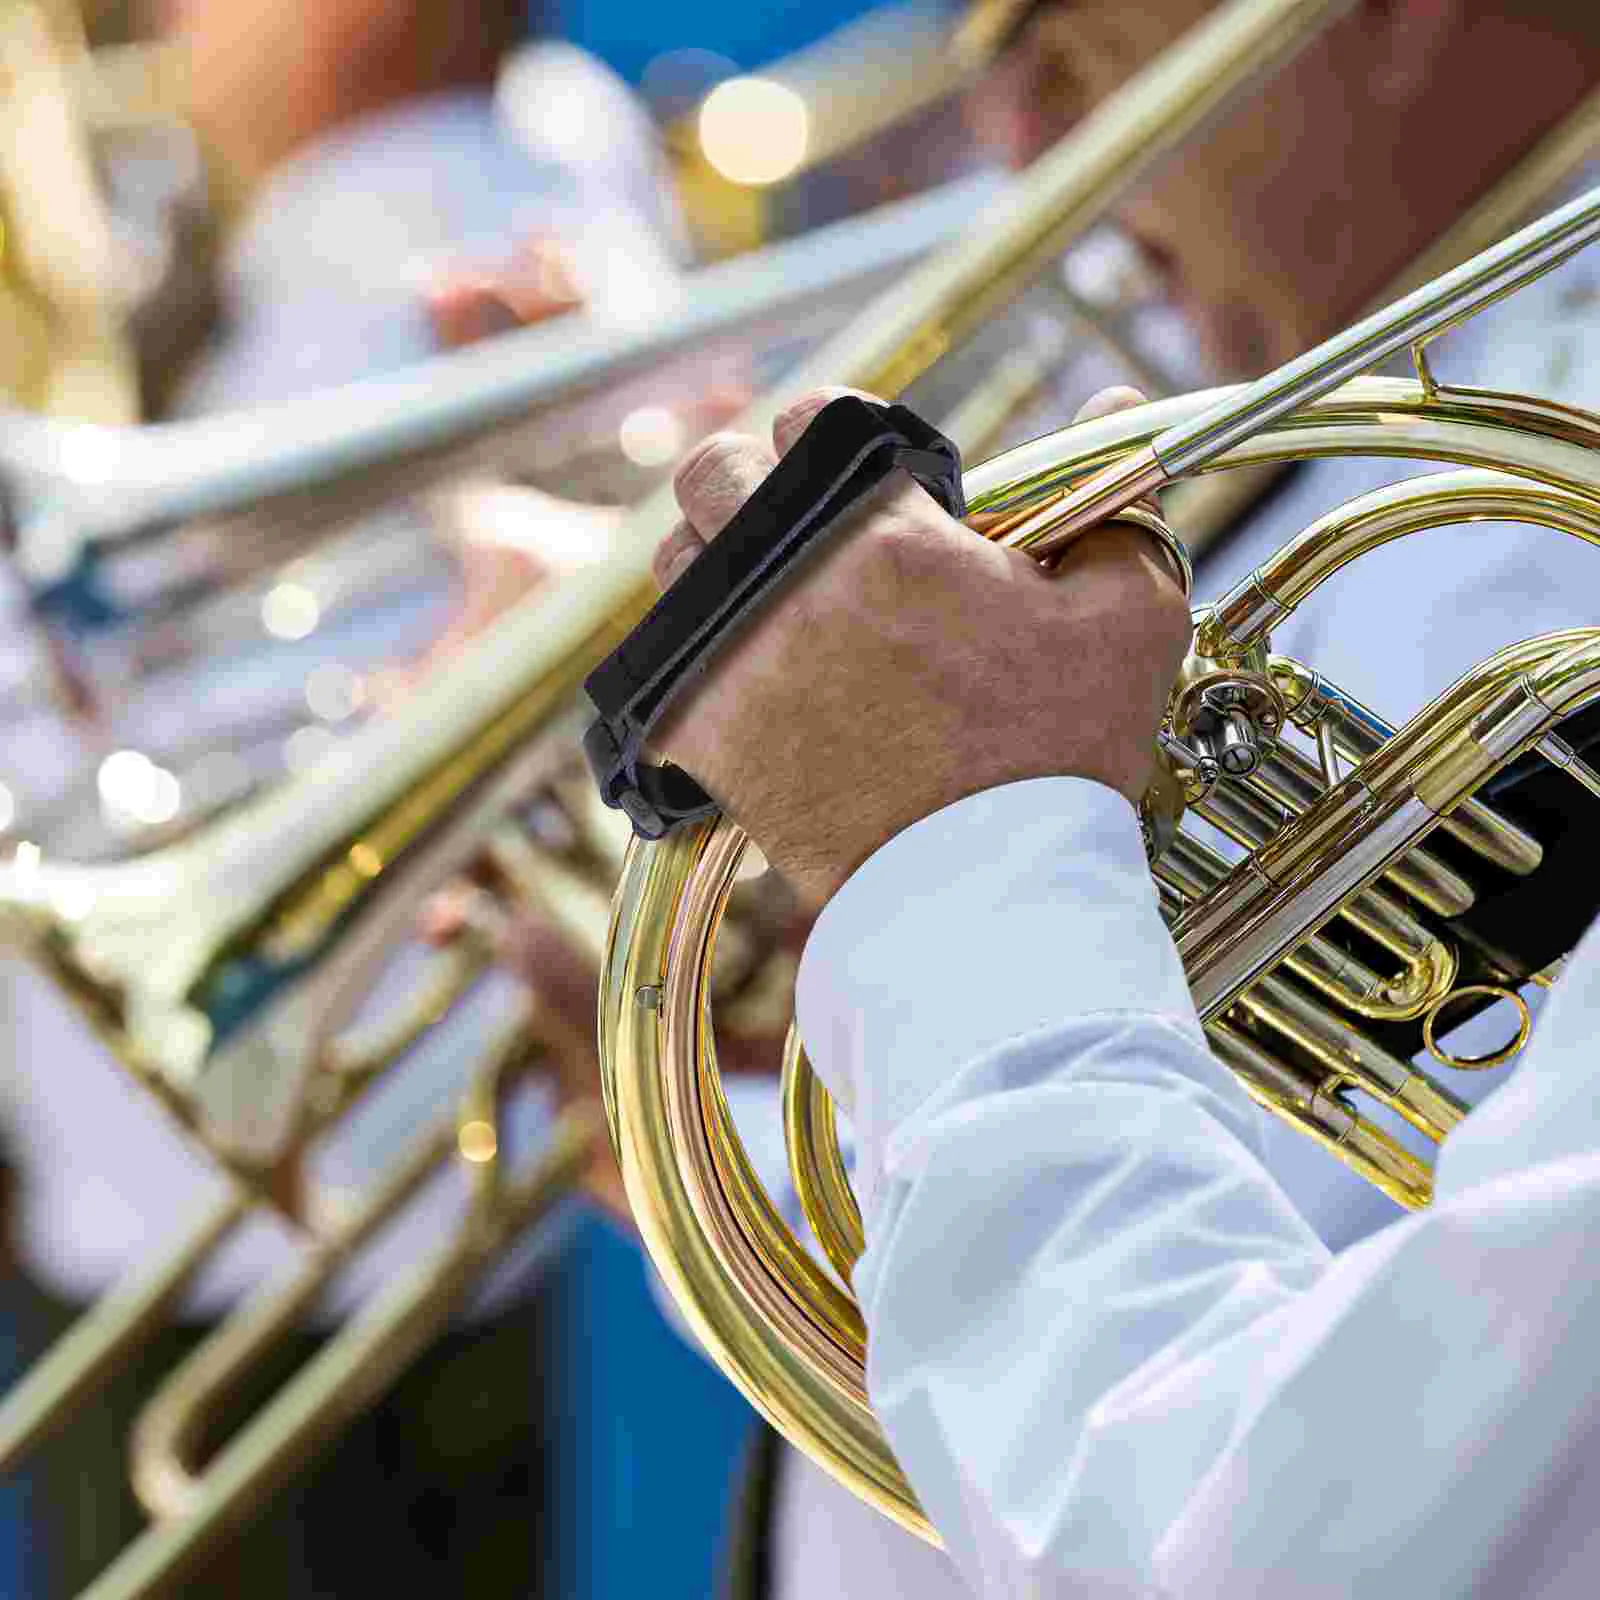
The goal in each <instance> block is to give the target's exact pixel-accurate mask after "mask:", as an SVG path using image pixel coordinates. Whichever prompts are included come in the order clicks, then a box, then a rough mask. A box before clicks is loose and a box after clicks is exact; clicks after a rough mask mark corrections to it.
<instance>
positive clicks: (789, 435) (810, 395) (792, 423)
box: [772, 383, 872, 449]
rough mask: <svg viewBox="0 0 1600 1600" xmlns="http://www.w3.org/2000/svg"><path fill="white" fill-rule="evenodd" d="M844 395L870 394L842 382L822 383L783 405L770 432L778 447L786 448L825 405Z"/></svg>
mask: <svg viewBox="0 0 1600 1600" xmlns="http://www.w3.org/2000/svg"><path fill="white" fill-rule="evenodd" d="M845 395H858V396H860V397H861V398H862V399H864V400H870V399H871V398H872V396H871V395H868V394H866V393H865V392H864V391H862V390H860V389H851V388H848V387H847V386H845V385H844V384H837V383H831V384H824V385H823V386H822V387H821V388H819V389H812V390H809V391H808V392H807V393H805V394H803V395H801V396H800V398H799V399H798V400H795V401H793V402H792V403H791V404H789V405H787V406H785V407H784V408H783V410H782V411H780V412H779V413H778V415H777V416H776V417H775V418H774V419H773V423H772V434H773V438H774V439H775V440H777V442H778V447H779V448H780V449H787V448H788V446H789V444H790V443H792V442H793V441H794V440H795V439H798V438H799V437H800V435H801V434H802V433H804V432H805V431H806V429H807V428H808V427H809V426H810V425H811V421H812V419H813V418H814V417H815V416H816V414H817V413H818V412H819V411H821V410H822V409H823V408H824V407H825V406H829V405H832V404H833V402H834V401H835V400H839V399H842V398H843V397H844V396H845Z"/></svg>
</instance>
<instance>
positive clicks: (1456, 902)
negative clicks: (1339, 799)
mask: <svg viewBox="0 0 1600 1600" xmlns="http://www.w3.org/2000/svg"><path fill="white" fill-rule="evenodd" d="M1273 659H1274V660H1275V661H1276V660H1277V659H1279V658H1277V657H1274V658H1273ZM1244 782H1245V786H1246V787H1247V788H1249V789H1252V790H1254V791H1255V792H1256V793H1257V794H1260V795H1262V796H1264V797H1265V798H1267V799H1270V800H1274V801H1276V802H1277V803H1278V804H1279V805H1280V806H1282V807H1284V808H1285V810H1287V811H1289V812H1290V813H1292V814H1293V815H1295V816H1298V815H1299V814H1300V813H1301V812H1302V811H1304V810H1305V808H1306V807H1307V806H1308V805H1310V804H1311V802H1312V801H1313V800H1315V799H1316V798H1317V796H1318V795H1319V794H1321V793H1322V788H1323V786H1322V782H1321V779H1320V776H1319V774H1318V772H1317V769H1316V767H1314V766H1313V765H1312V764H1311V763H1310V762H1309V761H1307V760H1306V759H1305V757H1304V756H1302V755H1301V754H1300V752H1299V751H1298V750H1295V749H1294V748H1293V747H1292V746H1290V745H1287V744H1284V743H1283V742H1282V741H1281V740H1280V741H1279V742H1278V743H1277V744H1276V745H1273V746H1272V747H1271V748H1270V749H1268V750H1267V751H1266V752H1265V753H1264V754H1263V756H1262V759H1261V764H1260V765H1259V766H1258V767H1257V768H1256V770H1255V771H1254V772H1252V773H1251V774H1250V775H1249V777H1247V778H1246V779H1245V780H1244ZM1463 809H1465V808H1463ZM1480 809H1486V808H1481V807H1480ZM1508 826H1509V825H1508ZM1517 831H1518V832H1520V831H1521V830H1520V829H1519V830H1517ZM1384 880H1385V882H1387V883H1389V884H1391V885H1392V886H1393V887H1394V888H1396V889H1398V890H1399V891H1400V892H1401V893H1402V894H1404V895H1407V896H1409V897H1410V898H1411V899H1413V900H1415V901H1416V902H1417V904H1418V905H1420V906H1422V907H1423V908H1424V909H1426V910H1428V911H1431V912H1433V914H1434V915H1435V916H1438V917H1459V916H1460V915H1461V913H1462V912H1464V911H1470V910H1471V909H1472V904H1473V902H1474V900H1476V898H1477V895H1476V894H1475V893H1474V891H1473V888H1472V885H1471V884H1470V883H1468V882H1467V880H1466V879H1465V878H1464V877H1462V876H1461V874H1460V873H1459V872H1457V871H1455V869H1454V868H1452V867H1448V866H1446V865H1445V863H1444V862H1443V861H1441V860H1440V859H1439V858H1438V856H1436V855H1435V854H1434V853H1433V852H1432V851H1431V850H1413V851H1412V852H1411V854H1410V855H1408V856H1404V857H1402V858H1401V859H1400V860H1399V861H1397V862H1395V864H1394V865H1393V866H1392V867H1390V868H1389V870H1388V871H1387V872H1386V873H1385V874H1384Z"/></svg>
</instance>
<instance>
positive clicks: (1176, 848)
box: [1154, 828, 1389, 1016]
mask: <svg viewBox="0 0 1600 1600" xmlns="http://www.w3.org/2000/svg"><path fill="white" fill-rule="evenodd" d="M1258 842H1259V841H1258ZM1230 870H1231V869H1230V867H1229V865H1228V863H1227V861H1225V860H1224V859H1223V857H1221V856H1220V855H1218V854H1217V853H1216V852H1215V851H1214V850H1213V849H1211V847H1210V846H1209V845H1207V844H1203V843H1202V842H1201V841H1200V840H1199V839H1196V838H1195V837H1194V836H1193V835H1192V834H1188V833H1185V832H1184V831H1183V830H1182V828H1180V829H1179V830H1178V832H1177V834H1176V836H1175V837H1174V838H1173V841H1172V843H1171V845H1170V846H1168V848H1167V850H1166V852H1165V853H1164V854H1163V855H1162V856H1161V857H1160V859H1159V860H1158V861H1157V862H1156V864H1155V868H1154V871H1155V874H1156V878H1157V881H1158V882H1161V883H1165V884H1166V885H1168V887H1170V888H1173V889H1176V890H1177V891H1179V892H1180V893H1181V894H1183V895H1184V896H1186V897H1187V898H1189V899H1191V900H1193V899H1198V898H1200V896H1202V895H1204V894H1205V893H1207V892H1208V891H1209V890H1211V889H1214V888H1215V887H1216V886H1217V885H1218V884H1219V883H1221V882H1222V881H1223V880H1224V879H1225V878H1226V877H1227V876H1228V873H1229V871H1230ZM1283 964H1284V965H1285V966H1286V967H1287V968H1288V969H1289V970H1290V971H1291V972H1292V973H1294V975H1295V976H1296V977H1297V978H1302V979H1304V981H1305V982H1307V983H1309V984H1310V985H1311V986H1312V988H1314V989H1317V990H1320V991H1321V992H1322V993H1323V994H1325V995H1327V996H1328V998H1329V999H1331V1000H1334V1001H1337V1002H1338V1003H1339V1004H1340V1005H1343V1006H1345V1007H1347V1008H1348V1009H1349V1010H1351V1011H1354V1012H1356V1013H1357V1014H1358V1015H1361V1016H1371V1015H1372V1014H1373V1011H1374V1008H1381V1007H1382V1004H1383V996H1384V994H1385V993H1386V991H1387V990H1388V987H1389V985H1388V983H1387V982H1386V981H1385V979H1384V978H1383V977H1381V976H1380V975H1379V974H1378V973H1376V972H1374V971H1373V970H1372V968H1371V967H1369V966H1368V965H1367V964H1366V963H1365V962H1364V961H1362V960H1361V959H1360V958H1359V957H1356V956H1353V955H1350V954H1349V953H1348V952H1347V951H1344V950H1341V949H1340V948H1339V947H1338V946H1337V945H1335V944H1331V943H1330V942H1329V941H1328V940H1326V939H1324V938H1323V937H1322V935H1321V934H1320V933H1314V934H1312V935H1311V937H1310V938H1309V939H1307V940H1306V941H1305V942H1304V943H1303V944H1300V945H1297V946H1296V947H1295V948H1294V949H1293V950H1292V951H1290V952H1289V954H1288V955H1286V956H1285V957H1284V958H1283Z"/></svg>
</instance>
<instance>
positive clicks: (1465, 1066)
mask: <svg viewBox="0 0 1600 1600" xmlns="http://www.w3.org/2000/svg"><path fill="white" fill-rule="evenodd" d="M1469 994H1484V995H1489V996H1490V997H1491V998H1493V999H1495V1000H1507V1001H1509V1002H1510V1003H1511V1005H1512V1006H1513V1007H1514V1008H1515V1010H1516V1013H1517V1031H1516V1033H1515V1034H1514V1035H1513V1036H1512V1038H1511V1042H1510V1043H1509V1044H1506V1045H1503V1046H1501V1048H1500V1049H1498V1050H1490V1051H1489V1052H1488V1053H1487V1054H1485V1055H1481V1056H1458V1055H1453V1054H1452V1053H1451V1052H1450V1051H1448V1050H1446V1049H1445V1048H1444V1046H1443V1045H1441V1044H1439V1043H1438V1042H1437V1040H1436V1039H1435V1038H1434V1028H1435V1026H1436V1025H1437V1022H1438V1017H1439V1013H1440V1012H1441V1011H1442V1010H1443V1009H1444V1008H1445V1006H1447V1005H1448V1004H1449V1003H1450V1002H1451V1001H1452V1000H1459V999H1461V998H1462V997H1463V996H1465V995H1469ZM1532 1032H1533V1014H1532V1013H1531V1012H1530V1011H1529V1010H1528V1002H1527V1001H1526V1000H1524V999H1523V998H1522V996H1521V995H1520V994H1518V993H1517V991H1516V990H1515V989H1507V988H1505V987H1503V986H1502V985H1501V984H1498V983H1469V984H1465V985H1463V986H1462V987H1461V988H1459V989H1457V990H1455V991H1453V992H1452V993H1450V994H1447V995H1445V996H1444V998H1443V999H1441V1000H1439V1001H1437V1002H1436V1003H1435V1004H1434V1005H1432V1006H1430V1007H1429V1009H1428V1014H1427V1016H1425V1017H1424V1018H1423V1019H1422V1042H1423V1043H1424V1044H1425V1045H1426V1046H1427V1047H1428V1054H1429V1055H1431V1056H1432V1057H1433V1059H1434V1060H1435V1061H1440V1062H1443V1063H1444V1065H1445V1066H1447V1067H1454V1068H1456V1070H1457V1071H1459V1072H1482V1071H1484V1070H1485V1069H1487V1068H1489V1067H1498V1066H1503V1065H1504V1064H1505V1063H1506V1062H1507V1061H1513V1060H1515V1059H1516V1057H1518V1056H1519V1055H1521V1054H1522V1051H1523V1047H1524V1046H1525V1045H1526V1044H1527V1042H1528V1037H1529V1035H1530V1034H1531V1033H1532Z"/></svg>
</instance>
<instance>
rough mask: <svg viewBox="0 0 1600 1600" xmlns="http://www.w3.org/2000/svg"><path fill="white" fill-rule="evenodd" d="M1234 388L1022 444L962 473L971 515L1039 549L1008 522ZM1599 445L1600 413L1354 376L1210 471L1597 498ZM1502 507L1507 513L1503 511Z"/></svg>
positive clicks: (983, 526) (978, 526) (980, 525)
mask: <svg viewBox="0 0 1600 1600" xmlns="http://www.w3.org/2000/svg"><path fill="white" fill-rule="evenodd" d="M1237 392H1238V391H1237V389H1235V388H1221V389H1209V390H1204V391H1200V392H1198V393H1195V394H1188V395H1180V396H1175V397H1173V398H1172V399H1170V400H1157V401H1153V402H1151V404H1149V405H1146V406H1139V407H1135V408H1133V409H1130V410H1127V411H1120V412H1114V413H1112V414H1111V415H1110V416H1106V417H1099V418H1096V419H1095V420H1094V421H1093V422H1083V423H1077V424H1075V425H1074V426H1072V427H1071V428H1067V429H1062V430H1060V431H1058V432H1056V433H1051V434H1044V435H1042V436H1041V437H1039V438H1037V439H1031V440H1029V441H1028V442H1027V443H1025V444H1019V445H1016V446H1015V447H1013V448H1012V449H1010V450H1007V451H1004V452H1002V453H1001V454H1000V455H998V456H994V457H992V458H991V459H990V460H988V461H984V462H981V463H979V464H978V465H976V466H974V467H972V468H971V469H969V470H968V471H967V473H966V474H965V475H964V476H963V480H962V482H963V487H964V488H965V489H966V493H967V506H968V515H967V523H968V525H969V526H970V527H972V528H974V529H975V530H976V531H978V532H979V533H983V534H985V535H986V536H988V537H1002V536H1004V537H1006V542H1007V543H1012V544H1017V545H1018V546H1019V547H1021V548H1031V546H1029V545H1028V543H1027V542H1026V541H1025V540H1021V539H1013V538H1011V537H1010V536H1009V535H1008V534H1007V533H1006V530H1007V529H1009V528H1012V527H1014V526H1016V525H1018V524H1019V523H1020V522H1021V521H1022V519H1024V518H1025V517H1027V516H1028V515H1029V514H1030V513H1031V512H1032V510H1034V509H1035V508H1037V507H1040V506H1044V505H1048V504H1051V503H1052V502H1056V501H1059V500H1060V499H1061V498H1062V497H1063V496H1064V495H1065V494H1066V492H1067V490H1068V489H1069V487H1070V486H1071V485H1072V484H1073V483H1074V482H1076V481H1078V480H1079V479H1080V478H1082V477H1083V476H1084V474H1085V473H1088V472H1092V471H1094V470H1095V469H1096V468H1098V467H1101V466H1104V465H1105V464H1107V463H1109V462H1113V461H1116V460H1118V459H1119V458H1121V457H1122V456H1124V455H1127V454H1129V453H1130V452H1136V451H1138V450H1139V449H1140V447H1141V446H1143V445H1145V444H1147V443H1148V442H1149V441H1150V439H1152V438H1153V437H1155V436H1156V435H1157V434H1158V433H1159V432H1160V431H1161V429H1162V428H1163V427H1166V426H1168V425H1169V424H1171V423H1173V422H1177V421H1181V420H1183V419H1184V418H1186V417H1190V416H1194V415H1196V414H1198V413H1199V412H1200V411H1202V410H1204V409H1205V407H1206V406H1207V405H1209V404H1211V403H1213V402H1214V401H1216V400H1217V399H1218V398H1219V397H1223V398H1225V397H1227V396H1228V395H1231V394H1235V393H1237ZM1597 446H1600V420H1597V419H1596V418H1595V417H1594V416H1593V415H1592V414H1590V413H1589V412H1585V411H1579V410H1577V409H1576V408H1574V407H1571V406H1563V405H1557V404H1556V403H1554V402H1553V401H1546V400H1537V401H1536V400H1529V399H1527V398H1526V397H1524V396H1519V395H1504V394H1497V393H1494V392H1493V391H1490V390H1486V389H1442V390H1439V391H1438V392H1437V393H1434V394H1427V393H1424V391H1423V389H1422V387H1421V385H1420V384H1418V383H1417V382H1416V381H1415V380H1414V379H1411V378H1354V379H1352V380H1351V381H1350V382H1349V383H1347V384H1345V385H1344V387H1343V388H1341V389H1338V390H1336V391H1334V392H1333V393H1332V394H1329V395H1324V396H1323V397H1322V399H1320V400H1317V401H1314V402H1312V404H1310V405H1309V406H1307V407H1305V408H1303V409H1302V410H1300V411H1298V412H1296V413H1295V414H1294V415H1293V416H1289V417H1283V418H1280V419H1279V420H1278V421H1277V422H1276V423H1275V424H1274V425H1273V426H1272V427H1271V428H1270V429H1268V430H1266V431H1265V432H1263V433H1260V434H1257V435H1255V436H1254V437H1253V438H1250V439H1247V440H1244V441H1242V442H1241V443H1240V444H1238V445H1236V446H1235V447H1234V448H1233V449H1232V450H1231V451H1229V453H1228V454H1227V455H1226V456H1223V457H1221V458H1220V459H1218V460H1217V461H1215V462H1213V463H1212V464H1211V466H1209V467H1208V468H1206V469H1205V470H1206V471H1208V472H1215V471H1222V470H1224V469H1227V468H1232V467H1241V466H1258V465H1274V464H1279V463H1283V462H1290V461H1299V460H1306V459H1319V458H1321V457H1324V456H1343V455H1371V456H1393V457H1404V458H1407V459H1416V460H1421V461H1432V462H1437V463H1451V464H1457V465H1461V466H1466V467H1492V468H1495V469H1498V470H1499V471H1501V472H1505V473H1515V474H1520V475H1522V476H1525V477H1529V478H1534V479H1537V480H1538V481H1539V482H1540V483H1548V484H1551V485H1558V486H1561V487H1563V488H1566V489H1571V490H1576V491H1578V492H1579V493H1580V494H1584V495H1587V496H1588V498H1589V501H1590V504H1591V505H1593V503H1594V502H1595V501H1596V500H1597V499H1600V466H1597V464H1596V459H1595V452H1596V447H1597ZM1356 503H1357V504H1359V502H1356ZM1502 514H1507V513H1502V512H1496V515H1502ZM1437 520H1439V521H1448V520H1450V519H1449V517H1448V516H1443V517H1440V518H1439V519H1437ZM1535 520H1540V519H1537V518H1536V519H1535ZM1273 604H1275V602H1273ZM1267 625H1268V626H1269V627H1270V621H1269V622H1268V624H1267ZM1208 653H1216V652H1208Z"/></svg>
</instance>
